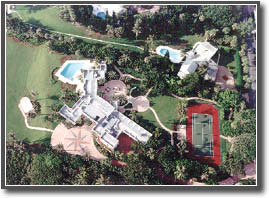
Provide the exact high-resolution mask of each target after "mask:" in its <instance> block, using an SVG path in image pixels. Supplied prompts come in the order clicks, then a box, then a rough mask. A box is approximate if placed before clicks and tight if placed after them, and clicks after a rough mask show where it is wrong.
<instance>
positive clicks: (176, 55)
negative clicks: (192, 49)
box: [156, 46, 184, 63]
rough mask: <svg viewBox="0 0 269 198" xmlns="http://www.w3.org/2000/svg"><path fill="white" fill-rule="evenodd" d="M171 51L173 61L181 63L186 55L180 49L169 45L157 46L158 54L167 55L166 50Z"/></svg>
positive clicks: (170, 57) (170, 56) (170, 55)
mask: <svg viewBox="0 0 269 198" xmlns="http://www.w3.org/2000/svg"><path fill="white" fill-rule="evenodd" d="M167 51H168V52H169V59H170V61H171V62H173V63H179V62H180V61H182V59H183V58H184V55H183V54H182V52H181V51H180V50H176V49H172V48H170V47H167V46H159V47H157V48H156V52H157V54H159V55H161V56H165V54H166V52H167Z"/></svg>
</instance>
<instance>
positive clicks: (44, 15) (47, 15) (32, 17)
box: [14, 5, 144, 51]
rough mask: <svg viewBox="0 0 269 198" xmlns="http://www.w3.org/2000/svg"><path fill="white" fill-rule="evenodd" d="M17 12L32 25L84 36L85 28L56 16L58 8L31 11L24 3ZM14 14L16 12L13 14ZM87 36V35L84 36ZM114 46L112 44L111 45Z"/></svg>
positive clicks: (124, 42)
mask: <svg viewBox="0 0 269 198" xmlns="http://www.w3.org/2000/svg"><path fill="white" fill-rule="evenodd" d="M16 10H17V12H18V13H19V14H20V16H21V17H22V18H23V20H24V21H25V22H27V23H31V24H33V25H37V26H40V27H43V28H46V29H49V30H54V31H59V32H63V33H69V34H75V35H79V36H86V35H85V30H83V29H81V28H78V27H76V26H75V25H73V24H72V23H70V22H66V21H63V20H61V19H60V18H59V17H58V13H59V12H60V8H58V7H53V6H49V7H47V8H44V9H40V10H35V11H31V10H30V8H29V7H27V6H25V5H17V7H16ZM14 15H16V13H15V14H14ZM86 37H87V36H86ZM88 37H91V38H94V39H100V40H106V41H112V42H117V43H123V44H129V45H135V46H143V45H144V42H143V41H136V40H128V39H125V38H109V37H107V36H105V37H104V38H103V39H102V38H101V35H99V36H98V35H94V34H93V35H89V36H88ZM83 40H84V41H86V42H89V43H99V42H97V41H91V40H87V39H83ZM113 46H114V45H113ZM115 46H116V47H117V48H129V49H131V50H135V51H141V50H138V49H136V48H133V47H125V46H119V45H115Z"/></svg>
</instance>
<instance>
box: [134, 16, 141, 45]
mask: <svg viewBox="0 0 269 198" xmlns="http://www.w3.org/2000/svg"><path fill="white" fill-rule="evenodd" d="M141 25H142V20H141V19H140V18H138V19H136V21H135V24H134V27H133V30H132V31H133V32H134V33H135V39H136V40H137V38H138V35H139V34H141V32H142V26H141Z"/></svg>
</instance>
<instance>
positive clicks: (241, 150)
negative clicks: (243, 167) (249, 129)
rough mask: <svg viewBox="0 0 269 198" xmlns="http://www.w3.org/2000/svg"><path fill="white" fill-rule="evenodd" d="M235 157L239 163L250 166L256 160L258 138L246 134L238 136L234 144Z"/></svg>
mask: <svg viewBox="0 0 269 198" xmlns="http://www.w3.org/2000/svg"><path fill="white" fill-rule="evenodd" d="M232 152H233V156H234V158H236V159H237V160H238V161H242V162H243V163H244V164H248V163H249V162H252V161H253V160H255V159H256V136H255V134H249V133H244V134H241V135H239V136H236V137H235V139H234V143H233V151H232Z"/></svg>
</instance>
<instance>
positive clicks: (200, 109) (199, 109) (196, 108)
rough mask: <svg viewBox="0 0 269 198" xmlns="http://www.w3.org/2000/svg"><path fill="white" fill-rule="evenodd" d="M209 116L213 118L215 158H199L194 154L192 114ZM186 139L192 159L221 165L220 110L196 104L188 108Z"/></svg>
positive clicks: (208, 105) (207, 105) (209, 105)
mask: <svg viewBox="0 0 269 198" xmlns="http://www.w3.org/2000/svg"><path fill="white" fill-rule="evenodd" d="M193 113H199V114H209V115H212V117H213V123H212V130H213V151H214V155H213V156H205V157H204V156H197V155H194V154H193V146H192V114H193ZM186 139H187V142H188V147H189V150H190V154H191V157H192V158H194V159H197V160H200V161H202V162H205V163H209V164H216V165H220V163H221V156H220V137H219V115H218V109H217V108H216V107H214V106H213V105H211V104H195V105H192V106H189V107H188V108H187V131H186Z"/></svg>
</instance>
